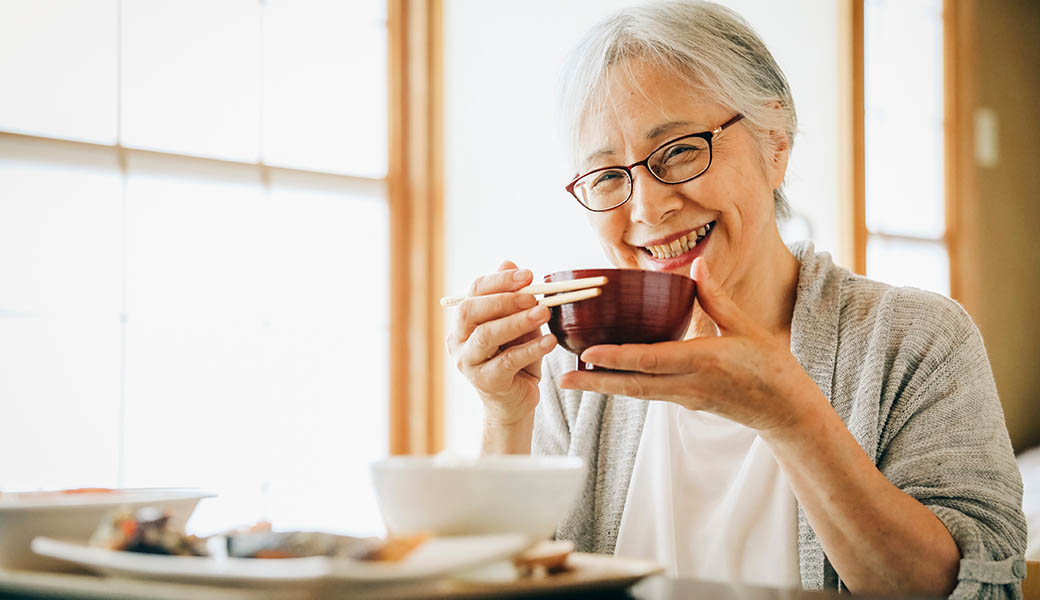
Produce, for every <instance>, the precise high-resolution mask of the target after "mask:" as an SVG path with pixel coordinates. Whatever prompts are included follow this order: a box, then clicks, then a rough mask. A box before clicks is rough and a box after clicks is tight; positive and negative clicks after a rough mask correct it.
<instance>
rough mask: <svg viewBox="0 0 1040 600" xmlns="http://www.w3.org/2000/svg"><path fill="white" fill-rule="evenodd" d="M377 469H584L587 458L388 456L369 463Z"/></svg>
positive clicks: (526, 470) (553, 456)
mask: <svg viewBox="0 0 1040 600" xmlns="http://www.w3.org/2000/svg"><path fill="white" fill-rule="evenodd" d="M369 467H370V468H371V470H372V471H373V472H375V471H436V472H444V471H474V472H488V471H497V472H535V471H539V472H546V471H573V470H579V469H584V468H585V459H584V458H582V457H580V456H571V455H562V454H544V455H542V454H539V455H531V454H496V455H488V456H479V457H469V456H462V457H457V456H389V457H386V458H382V459H379V460H375V461H372V462H371V463H369Z"/></svg>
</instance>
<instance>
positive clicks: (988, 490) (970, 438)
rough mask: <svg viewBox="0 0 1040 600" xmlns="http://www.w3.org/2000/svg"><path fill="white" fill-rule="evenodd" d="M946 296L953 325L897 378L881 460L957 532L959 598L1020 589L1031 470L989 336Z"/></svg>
mask: <svg viewBox="0 0 1040 600" xmlns="http://www.w3.org/2000/svg"><path fill="white" fill-rule="evenodd" d="M945 302H947V303H948V304H946V310H942V309H940V310H939V311H938V312H939V313H940V314H941V315H942V316H943V317H944V318H946V319H947V322H946V324H945V326H944V327H943V328H942V329H943V333H945V334H947V335H937V336H935V337H933V338H932V339H931V340H930V342H929V343H928V344H925V345H924V346H923V347H921V348H918V349H915V350H913V352H916V353H918V354H921V353H924V354H927V355H928V356H926V357H925V358H924V359H923V360H921V362H920V363H918V364H920V365H922V366H923V365H928V367H927V368H926V369H923V370H925V371H927V372H923V373H917V374H915V376H914V377H912V378H910V381H906V380H903V381H900V382H896V383H892V384H891V386H892V387H895V388H897V390H898V391H896V392H893V395H894V396H895V400H894V403H893V405H892V410H891V411H890V412H889V415H888V419H887V423H886V425H885V432H884V434H883V435H882V439H881V440H880V443H881V444H882V446H881V447H880V448H879V450H880V452H879V456H878V468H879V469H880V470H881V472H882V473H883V474H884V475H885V476H886V477H887V478H888V479H889V481H891V482H892V483H893V484H894V485H896V486H897V487H899V488H900V489H901V490H902V491H903V492H905V493H907V494H909V495H910V496H912V497H914V498H916V499H917V500H918V501H919V502H921V503H922V504H924V505H925V506H926V507H927V508H928V509H929V510H931V511H932V513H934V514H935V515H936V516H937V517H938V518H939V520H940V521H942V523H943V524H944V525H945V526H946V528H947V530H949V532H950V534H951V536H952V537H953V539H954V540H955V541H956V542H957V546H958V548H959V549H960V553H961V562H960V570H959V573H958V576H957V578H958V582H957V586H956V588H955V589H954V592H953V594H952V595H951V596H950V597H951V598H957V599H960V598H988V599H994V600H997V599H1019V598H1021V594H1022V592H1021V583H1020V581H1021V579H1022V578H1023V577H1024V576H1025V562H1024V556H1023V555H1024V552H1025V546H1026V524H1025V516H1024V515H1023V512H1022V478H1021V474H1020V473H1019V471H1018V467H1017V464H1016V462H1015V456H1014V452H1013V451H1012V448H1011V442H1010V439H1009V437H1008V433H1007V426H1006V423H1005V421H1004V413H1003V410H1002V408H1001V405H1000V399H999V397H998V396H997V389H996V384H995V383H994V380H993V373H992V370H991V369H990V365H989V360H988V358H987V356H986V350H985V346H984V345H983V342H982V337H981V335H980V334H979V331H978V329H977V328H976V327H975V324H974V323H973V322H972V321H971V318H970V317H969V316H968V315H967V314H966V313H964V311H963V309H961V308H960V307H959V306H957V305H956V304H954V303H952V302H950V301H949V300H946V301H945ZM896 362H898V359H897V361H896ZM886 441H887V443H886Z"/></svg>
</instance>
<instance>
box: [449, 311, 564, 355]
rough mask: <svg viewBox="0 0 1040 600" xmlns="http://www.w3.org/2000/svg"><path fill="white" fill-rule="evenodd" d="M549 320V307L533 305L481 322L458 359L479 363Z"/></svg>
mask: <svg viewBox="0 0 1040 600" xmlns="http://www.w3.org/2000/svg"><path fill="white" fill-rule="evenodd" d="M548 320H549V309H548V308H545V307H544V306H535V307H534V308H532V309H531V310H526V311H523V312H519V313H516V314H513V315H509V316H508V317H502V318H501V319H495V320H494V321H488V322H486V323H481V324H480V325H478V326H477V328H476V329H474V330H473V333H472V334H471V335H470V336H469V338H468V339H466V343H465V344H463V346H462V352H461V353H460V357H459V358H460V359H461V360H462V362H463V363H464V364H467V365H474V366H475V365H479V364H481V363H483V362H484V361H486V360H488V359H490V358H491V357H492V356H494V355H496V354H498V353H499V351H500V350H501V347H502V345H504V344H506V343H508V342H511V341H512V340H515V339H516V338H518V337H520V336H522V335H525V334H528V333H530V332H532V331H535V330H537V329H538V328H540V327H541V326H542V325H544V324H545V323H546V322H548Z"/></svg>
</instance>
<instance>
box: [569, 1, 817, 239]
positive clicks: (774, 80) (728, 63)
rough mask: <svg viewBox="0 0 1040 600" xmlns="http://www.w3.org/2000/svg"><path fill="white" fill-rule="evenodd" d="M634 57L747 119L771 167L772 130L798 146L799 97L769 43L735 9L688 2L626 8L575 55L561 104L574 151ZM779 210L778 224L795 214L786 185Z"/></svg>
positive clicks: (776, 199)
mask: <svg viewBox="0 0 1040 600" xmlns="http://www.w3.org/2000/svg"><path fill="white" fill-rule="evenodd" d="M633 58H637V59H641V60H643V61H646V62H647V63H649V64H650V65H652V66H654V67H656V68H661V69H664V70H666V71H668V72H671V73H674V74H675V76H676V77H677V78H678V79H679V81H681V82H683V83H684V84H686V85H689V86H690V87H691V88H697V89H702V90H703V91H704V92H705V93H706V94H707V95H708V97H709V98H710V99H712V100H714V101H716V102H718V103H719V104H722V105H723V106H726V107H729V108H730V109H732V110H733V111H734V112H739V113H741V114H743V115H744V118H745V122H746V123H747V124H748V126H749V127H748V130H749V131H750V132H751V135H752V137H753V138H754V139H755V142H756V144H757V145H758V147H759V149H760V150H761V153H762V160H763V161H767V160H768V156H769V155H770V154H771V150H772V144H771V142H770V140H769V131H771V130H772V131H776V130H780V129H782V130H783V131H784V132H785V133H786V134H787V138H788V143H789V144H791V145H793V143H794V134H795V131H796V130H797V127H798V118H797V116H796V115H795V110H794V99H793V98H792V97H791V89H790V87H789V86H788V83H787V77H785V76H784V73H783V71H781V70H780V67H779V66H778V65H777V64H776V60H774V59H773V55H772V54H770V52H769V50H768V49H767V48H766V46H765V44H763V43H762V40H761V38H759V36H758V34H757V33H755V31H754V29H752V28H751V26H750V25H749V24H748V23H747V21H745V20H744V19H743V17H741V16H740V15H738V14H737V13H735V12H733V11H732V10H730V9H728V8H725V7H723V6H719V5H718V4H714V3H712V2H704V1H702V0H685V1H678V2H654V3H651V4H645V5H641V6H635V7H631V8H626V9H623V10H620V11H618V12H616V13H614V14H613V15H611V16H610V17H608V18H606V19H605V20H603V21H601V22H600V23H598V24H597V25H595V26H594V27H593V28H592V29H591V30H590V31H589V32H588V33H587V34H585V37H584V38H583V39H582V40H581V42H580V43H579V44H578V46H576V47H575V48H574V50H572V51H571V54H570V57H569V58H568V60H567V64H566V66H565V68H564V71H563V74H562V77H561V81H560V92H561V102H560V106H561V117H562V119H563V125H564V127H565V128H566V129H568V130H569V133H570V144H571V148H572V149H577V147H578V136H579V133H580V131H581V128H582V127H583V125H584V123H585V120H586V119H587V118H588V117H589V115H590V114H593V113H594V112H595V111H597V110H601V109H602V108H603V107H604V105H605V104H606V102H607V101H608V99H606V98H604V96H605V93H603V92H604V86H605V82H606V79H607V75H608V73H609V71H610V69H611V67H613V66H615V65H618V66H619V67H622V65H623V64H624V63H625V61H626V59H633ZM622 68H628V66H627V65H626V66H624V67H622ZM774 103H775V104H774ZM775 105H779V107H780V110H776V109H775ZM573 154H574V153H573V152H572V155H573ZM773 205H774V209H775V211H776V217H777V219H778V220H781V219H784V218H786V217H788V216H789V215H790V206H789V205H788V203H787V198H786V197H785V195H784V192H783V186H781V187H779V188H777V189H776V190H774V192H773Z"/></svg>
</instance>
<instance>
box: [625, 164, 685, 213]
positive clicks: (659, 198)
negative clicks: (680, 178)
mask: <svg viewBox="0 0 1040 600" xmlns="http://www.w3.org/2000/svg"><path fill="white" fill-rule="evenodd" d="M628 204H629V219H630V220H631V221H632V222H633V223H636V222H641V223H646V224H647V225H651V226H655V225H660V224H661V223H664V222H665V221H667V220H668V218H669V217H670V216H671V215H672V213H675V212H678V211H679V210H680V209H682V205H683V199H682V197H681V196H680V195H679V194H678V189H676V186H673V185H668V184H666V183H661V182H660V181H658V180H657V179H656V178H655V177H654V176H653V175H651V174H650V172H649V171H648V170H647V168H646V167H645V166H643V167H642V168H639V167H637V168H635V169H633V171H632V198H631V199H630V200H629V201H628Z"/></svg>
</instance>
